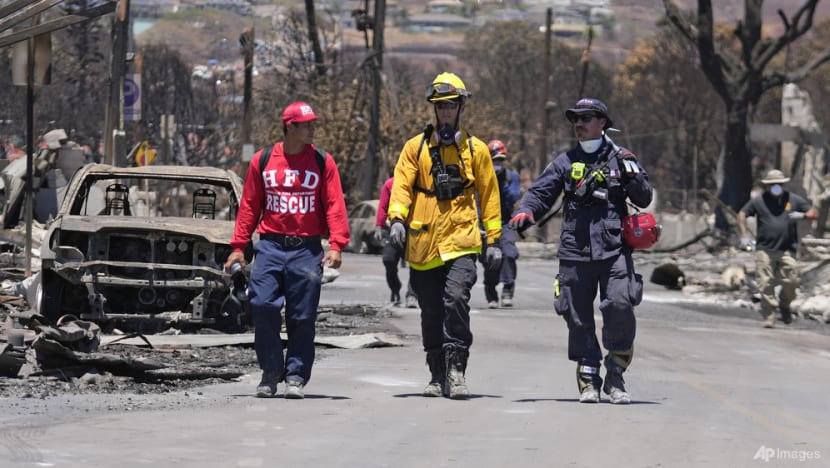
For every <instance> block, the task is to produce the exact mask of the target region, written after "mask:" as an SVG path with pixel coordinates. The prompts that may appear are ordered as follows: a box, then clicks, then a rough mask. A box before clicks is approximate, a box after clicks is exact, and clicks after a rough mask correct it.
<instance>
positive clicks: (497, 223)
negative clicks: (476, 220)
mask: <svg viewBox="0 0 830 468" xmlns="http://www.w3.org/2000/svg"><path fill="white" fill-rule="evenodd" d="M500 227H501V220H500V219H494V220H492V221H487V222H485V223H484V229H486V230H488V231H491V230H494V229H499V228H500Z"/></svg>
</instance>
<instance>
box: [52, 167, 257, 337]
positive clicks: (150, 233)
mask: <svg viewBox="0 0 830 468" xmlns="http://www.w3.org/2000/svg"><path fill="white" fill-rule="evenodd" d="M241 196H242V181H241V179H240V178H239V176H237V175H236V174H235V173H234V172H232V171H229V170H223V169H217V168H212V167H184V166H147V167H128V168H122V167H114V166H109V165H102V164H89V165H86V166H84V167H82V168H80V169H79V170H78V171H77V172H76V173H75V174H74V175H73V176H72V179H71V180H70V182H69V184H68V185H67V187H66V192H65V194H64V197H63V200H62V202H61V204H60V207H59V210H58V214H57V216H56V217H55V219H54V220H53V221H52V222H50V223H49V224H48V226H47V230H46V234H45V236H44V239H43V243H42V245H41V272H40V282H39V287H38V289H37V294H36V302H37V304H36V307H37V309H38V312H40V314H41V315H44V316H46V317H47V318H50V319H52V320H58V318H60V317H62V316H64V315H73V316H75V317H78V318H82V319H88V320H95V321H99V322H105V321H107V320H110V319H113V318H116V317H121V316H128V317H132V318H135V317H142V316H147V317H155V316H158V315H159V314H174V315H175V316H176V319H175V320H176V321H177V322H180V323H184V324H197V325H213V324H215V325H219V326H220V327H224V326H229V325H234V324H236V325H239V324H240V323H242V322H244V321H247V320H248V318H249V317H247V315H248V314H247V313H246V304H243V303H241V302H240V301H239V299H237V296H238V295H237V294H235V292H234V291H233V282H232V280H231V276H230V274H228V273H226V272H225V271H224V270H223V265H224V262H225V259H226V258H227V256H228V254H229V253H230V251H231V247H230V239H231V237H232V235H233V230H234V223H235V219H236V214H237V210H238V207H239V200H240V199H241ZM248 259H249V260H250V255H248Z"/></svg>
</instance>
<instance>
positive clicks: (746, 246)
mask: <svg viewBox="0 0 830 468" xmlns="http://www.w3.org/2000/svg"><path fill="white" fill-rule="evenodd" d="M740 249H741V250H746V251H747V252H752V250H753V248H752V238H751V237H749V236H743V237H741V245H740Z"/></svg>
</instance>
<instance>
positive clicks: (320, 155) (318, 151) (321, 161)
mask: <svg viewBox="0 0 830 468" xmlns="http://www.w3.org/2000/svg"><path fill="white" fill-rule="evenodd" d="M314 156H316V157H317V167H318V168H319V169H320V177H323V174H325V172H326V150H324V149H322V148H314Z"/></svg>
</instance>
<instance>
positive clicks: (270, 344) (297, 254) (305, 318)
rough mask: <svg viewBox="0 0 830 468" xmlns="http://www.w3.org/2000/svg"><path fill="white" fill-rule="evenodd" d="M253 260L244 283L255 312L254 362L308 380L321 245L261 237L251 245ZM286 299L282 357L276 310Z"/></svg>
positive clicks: (295, 378)
mask: <svg viewBox="0 0 830 468" xmlns="http://www.w3.org/2000/svg"><path fill="white" fill-rule="evenodd" d="M254 255H255V257H254V265H253V269H252V271H251V279H250V282H249V286H248V294H249V297H250V301H251V310H252V312H253V316H254V327H255V330H254V349H255V350H256V355H257V360H258V361H259V367H260V368H261V369H262V370H264V371H270V372H277V373H278V374H279V375H282V376H283V377H284V379H285V380H299V381H301V382H302V383H304V384H305V383H308V381H309V380H310V379H311V367H312V365H313V363H314V333H315V328H314V327H315V322H316V321H317V306H318V305H319V303H320V286H321V285H322V280H323V265H322V264H321V263H320V261H321V260H322V259H323V246H322V245H321V243H320V241H319V240H309V241H306V242H305V243H303V244H302V245H300V246H298V247H295V248H287V247H283V246H282V245H281V244H280V243H278V242H276V241H272V240H267V239H261V240H260V241H259V242H257V243H256V245H254ZM283 305H285V326H286V331H287V332H288V349H287V351H286V355H285V357H283V349H282V340H281V339H280V328H281V327H282V316H281V314H280V311H281V309H282V307H283Z"/></svg>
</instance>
